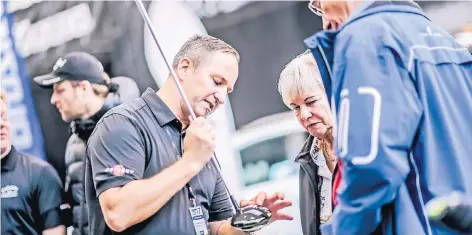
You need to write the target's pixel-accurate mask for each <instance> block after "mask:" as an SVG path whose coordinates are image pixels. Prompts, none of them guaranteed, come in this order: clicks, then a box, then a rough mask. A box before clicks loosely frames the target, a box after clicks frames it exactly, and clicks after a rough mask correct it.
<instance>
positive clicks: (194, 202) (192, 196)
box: [166, 127, 197, 207]
mask: <svg viewBox="0 0 472 235" xmlns="http://www.w3.org/2000/svg"><path fill="white" fill-rule="evenodd" d="M168 128H169V127H167V128H166V132H167V134H168V135H169V137H170V140H171V141H172V147H173V148H174V150H175V151H176V152H178V155H177V156H178V158H179V159H180V158H181V153H182V154H183V153H184V145H183V138H184V135H185V132H184V133H183V134H179V140H180V142H179V146H180V151H179V149H178V148H177V146H176V145H175V143H174V139H173V136H172V134H171V133H170V131H169V129H168ZM185 187H187V189H188V198H189V200H190V202H191V203H192V206H193V207H195V206H197V197H196V196H195V193H194V192H193V189H192V186H190V183H189V182H187V183H186V184H185Z"/></svg>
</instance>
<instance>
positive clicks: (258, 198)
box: [255, 192, 267, 206]
mask: <svg viewBox="0 0 472 235" xmlns="http://www.w3.org/2000/svg"><path fill="white" fill-rule="evenodd" d="M266 198H267V194H266V193H265V192H260V193H259V194H257V196H256V200H255V201H256V204H257V205H259V206H262V205H263V204H264V201H265V200H266Z"/></svg>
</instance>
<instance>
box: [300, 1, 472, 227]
mask: <svg viewBox="0 0 472 235" xmlns="http://www.w3.org/2000/svg"><path fill="white" fill-rule="evenodd" d="M309 7H310V9H312V11H313V12H314V13H316V14H318V15H320V16H322V17H323V27H324V29H325V30H324V31H321V32H319V33H317V34H315V35H313V36H311V37H309V38H307V39H306V40H305V44H306V45H307V46H308V47H309V48H310V50H311V51H312V53H313V55H314V57H315V59H316V60H317V64H318V66H319V69H320V72H321V75H322V77H323V83H324V87H325V88H326V90H327V95H328V97H330V100H331V102H330V105H331V108H332V111H333V114H334V117H335V124H334V128H335V130H334V133H335V140H334V148H335V153H336V155H337V156H338V157H339V158H340V161H341V163H342V164H340V167H339V169H338V170H339V172H340V174H341V177H340V178H341V181H340V182H341V183H340V185H339V187H338V188H337V191H336V192H337V195H336V197H335V198H336V201H335V205H336V207H335V210H334V212H333V216H332V218H331V220H330V222H329V223H327V224H325V225H323V226H322V227H321V232H322V233H323V234H343V235H344V234H372V233H375V234H456V233H459V232H457V231H455V230H453V229H451V228H449V227H447V226H446V225H444V224H443V223H437V222H434V221H430V220H428V216H427V214H426V208H425V205H426V203H428V201H430V200H431V199H432V198H436V197H440V196H443V195H447V194H449V193H450V192H452V191H457V192H460V193H461V194H463V195H464V196H465V197H469V198H470V197H471V196H472V171H471V169H472V155H471V152H472V55H471V54H470V53H469V52H468V50H467V49H466V48H464V47H462V46H461V45H460V44H458V43H457V42H456V41H455V40H454V38H453V37H452V36H451V35H450V34H449V33H447V32H446V31H444V30H442V29H440V28H439V27H437V26H435V25H434V24H433V23H432V22H431V21H430V20H429V19H428V17H427V16H426V15H425V14H424V13H423V11H422V10H421V8H420V7H419V6H418V5H417V4H416V3H414V2H413V1H381V2H378V1H362V2H361V1H347V0H344V1H337V2H333V1H311V2H310V5H309Z"/></svg>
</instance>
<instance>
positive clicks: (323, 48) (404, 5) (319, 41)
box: [304, 1, 427, 103]
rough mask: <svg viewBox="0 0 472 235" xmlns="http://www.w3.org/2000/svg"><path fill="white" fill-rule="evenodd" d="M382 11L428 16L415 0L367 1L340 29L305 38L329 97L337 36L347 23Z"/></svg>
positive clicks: (324, 31)
mask: <svg viewBox="0 0 472 235" xmlns="http://www.w3.org/2000/svg"><path fill="white" fill-rule="evenodd" d="M380 12H405V13H412V14H418V15H422V16H424V17H425V18H427V17H426V16H425V15H424V13H423V11H422V10H421V8H420V7H419V5H418V4H416V3H414V2H413V1H366V2H364V3H362V4H361V5H360V6H359V7H358V8H357V10H356V11H354V12H353V13H352V15H351V17H350V18H348V19H347V21H346V22H345V23H344V24H343V25H342V26H341V27H340V28H339V29H338V30H323V31H320V32H318V33H316V34H314V35H312V36H310V37H308V38H306V39H305V40H304V42H305V44H306V45H307V46H308V48H309V49H310V51H311V52H312V54H313V57H314V58H315V60H316V63H317V64H318V67H319V70H320V74H321V77H322V80H323V85H324V87H325V90H326V95H327V97H328V98H330V97H331V87H332V86H331V85H332V74H331V71H332V68H333V60H334V42H335V39H336V36H337V35H338V34H339V32H341V31H342V30H343V29H344V28H345V27H346V26H347V25H349V24H351V23H353V22H355V21H356V20H358V19H361V18H363V17H366V16H369V15H372V14H376V13H380ZM330 103H331V102H330Z"/></svg>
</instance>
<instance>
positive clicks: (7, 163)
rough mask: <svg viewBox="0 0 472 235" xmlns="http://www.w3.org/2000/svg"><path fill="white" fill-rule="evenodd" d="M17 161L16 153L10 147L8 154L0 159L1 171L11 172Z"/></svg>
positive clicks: (13, 148)
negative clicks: (0, 161) (0, 162)
mask: <svg viewBox="0 0 472 235" xmlns="http://www.w3.org/2000/svg"><path fill="white" fill-rule="evenodd" d="M17 160H18V153H17V152H16V149H15V147H13V145H12V146H11V150H10V152H9V153H8V154H7V155H6V156H5V157H4V158H3V159H2V171H11V170H13V169H15V166H16V162H17Z"/></svg>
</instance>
